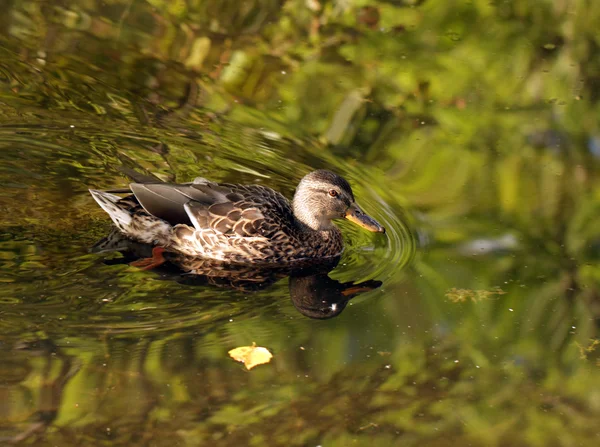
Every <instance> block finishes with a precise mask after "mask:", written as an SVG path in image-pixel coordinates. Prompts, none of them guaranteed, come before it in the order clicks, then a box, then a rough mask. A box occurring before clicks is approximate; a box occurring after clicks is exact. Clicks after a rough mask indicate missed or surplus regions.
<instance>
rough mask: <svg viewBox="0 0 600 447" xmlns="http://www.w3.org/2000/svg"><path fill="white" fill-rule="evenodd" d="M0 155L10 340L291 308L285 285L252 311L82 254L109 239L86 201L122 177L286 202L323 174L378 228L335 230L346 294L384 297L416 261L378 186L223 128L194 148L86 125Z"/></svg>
mask: <svg viewBox="0 0 600 447" xmlns="http://www.w3.org/2000/svg"><path fill="white" fill-rule="evenodd" d="M196 130H197V131H198V132H200V130H201V129H196ZM0 147H2V148H3V149H7V150H5V151H3V153H2V155H0V158H1V159H2V160H3V169H2V170H0V180H2V182H3V184H4V185H5V188H4V191H3V193H2V204H1V205H2V206H3V207H4V209H6V210H8V213H7V215H8V218H7V219H6V220H5V222H4V223H3V227H4V228H3V230H6V231H3V233H4V235H5V236H6V238H4V241H5V242H4V245H3V250H4V251H3V253H4V254H3V257H4V258H5V260H7V261H10V262H6V263H5V264H4V265H2V266H0V274H2V276H3V277H4V276H6V277H8V278H10V282H5V283H2V284H1V285H0V287H2V288H3V290H4V291H5V292H6V293H4V296H10V297H13V298H11V299H10V300H9V301H10V302H6V301H5V302H2V303H0V305H1V306H4V309H6V312H9V313H10V315H12V317H11V323H10V324H11V327H8V326H6V325H7V324H8V323H7V319H6V318H5V319H4V320H3V321H0V326H2V327H5V329H8V330H9V332H15V333H17V332H19V331H22V330H27V329H28V328H29V329H31V328H39V327H43V328H44V330H47V331H53V330H55V331H59V332H61V333H65V332H72V333H73V334H77V332H78V331H81V330H85V331H86V332H90V331H109V332H111V333H113V334H117V333H118V334H134V333H139V334H142V333H145V332H156V331H171V330H177V329H181V328H182V327H188V326H196V325H207V324H208V325H210V324H220V323H219V322H221V323H224V322H227V321H229V320H230V319H231V318H239V317H241V316H246V317H248V316H252V315H254V316H256V317H260V316H264V315H267V314H272V315H276V314H278V312H280V311H281V309H280V305H281V303H282V302H286V303H287V304H289V298H288V296H287V295H288V291H287V286H286V285H285V282H284V283H278V284H276V285H275V286H273V287H271V288H270V289H268V290H265V291H262V292H260V293H258V294H255V296H253V297H252V299H251V301H248V300H247V298H248V297H247V296H242V295H240V294H239V293H234V292H231V291H225V290H215V289H211V288H190V287H189V286H184V285H180V284H177V283H174V282H172V281H171V282H170V281H159V280H158V279H156V278H155V277H154V274H153V273H152V272H140V271H137V270H136V269H134V268H132V267H127V266H124V265H118V266H107V265H103V263H102V262H103V259H106V257H104V258H103V257H102V256H97V255H89V254H87V253H86V251H87V249H88V248H89V247H91V245H93V243H94V242H96V241H97V240H98V239H100V238H101V237H102V236H104V235H105V233H106V232H107V231H108V229H109V228H110V223H109V220H108V218H107V216H106V215H105V214H104V212H103V211H102V210H100V209H99V208H98V207H97V206H96V205H95V203H94V202H93V199H92V198H91V197H90V196H89V194H88V193H87V189H88V188H89V187H100V188H102V187H119V186H123V185H125V184H127V179H126V177H125V176H124V175H123V174H122V173H121V171H122V170H123V168H127V169H133V170H136V171H139V172H143V173H153V174H157V175H159V176H160V177H161V178H163V179H165V180H169V181H180V182H181V181H189V180H191V179H192V178H193V177H195V176H203V177H208V178H211V179H214V180H217V181H229V182H240V183H260V184H265V185H269V186H271V187H273V188H274V189H277V190H280V191H282V192H283V193H284V194H285V195H286V196H288V197H291V195H292V194H293V191H294V189H295V187H296V185H297V183H298V181H299V180H300V178H301V177H302V176H303V175H304V174H306V173H307V172H309V171H310V170H312V169H317V168H328V169H331V170H333V171H336V172H337V173H339V174H341V175H342V176H344V177H346V178H347V179H348V180H349V181H350V183H351V184H352V186H353V189H354V192H355V195H356V197H357V201H358V202H359V204H360V205H361V206H362V207H363V209H364V210H365V211H366V212H368V213H369V214H371V215H372V216H373V217H374V218H376V219H377V220H378V221H379V222H380V223H381V224H383V225H384V226H385V227H386V234H385V235H382V234H373V233H369V232H366V231H364V230H363V229H360V228H358V227H356V226H355V225H352V224H350V223H347V222H341V225H340V226H341V227H342V230H343V232H344V238H345V241H346V250H345V253H344V256H343V258H342V261H341V262H340V265H339V266H338V267H337V268H336V269H335V270H334V271H333V272H332V273H331V276H332V277H334V278H336V279H338V280H341V281H353V282H362V281H364V280H367V279H377V280H380V281H383V283H384V285H385V284H389V283H392V282H397V281H399V280H401V278H402V276H403V271H404V269H405V267H406V266H407V265H408V264H409V263H410V261H411V259H412V258H413V256H414V252H415V240H414V237H413V234H412V231H411V229H410V227H409V225H408V222H409V221H410V219H409V218H408V217H407V214H406V212H405V211H404V210H403V209H402V207H401V206H400V205H399V204H397V203H393V202H391V201H390V199H389V198H388V197H385V198H384V194H382V191H385V189H386V185H384V184H382V179H381V177H378V176H377V173H376V172H372V171H370V170H369V169H368V168H366V167H360V166H358V167H357V166H356V165H354V164H350V163H348V162H346V161H345V160H344V159H341V158H333V156H332V155H331V154H329V153H328V152H327V151H325V150H322V149H319V146H318V143H314V142H303V141H298V140H292V139H289V138H284V137H281V138H277V139H273V136H272V135H271V136H270V138H269V139H268V140H265V138H264V135H263V134H261V133H260V132H257V131H256V130H254V129H247V128H244V129H239V126H238V127H236V126H233V125H231V124H229V125H225V126H221V127H220V128H219V132H205V133H203V134H202V135H198V136H196V137H194V136H190V135H189V134H185V135H182V134H180V133H175V132H172V131H169V130H160V129H159V130H157V129H153V130H152V132H151V134H150V135H147V134H146V135H145V134H144V132H143V130H140V129H136V128H127V127H126V126H125V127H124V126H123V124H122V123H120V124H119V125H115V126H114V128H112V129H111V130H106V125H105V124H104V125H103V126H99V124H98V123H93V122H89V121H88V122H86V123H78V125H77V127H76V128H75V129H73V128H71V127H70V125H68V124H64V125H59V124H53V125H51V126H39V127H36V126H35V125H28V126H25V127H24V126H20V125H19V126H10V125H6V124H5V125H3V126H2V127H0ZM248 147H253V148H256V151H249V150H248ZM159 149H160V150H159ZM8 180H10V182H9V181H8ZM23 186H26V188H23ZM24 200H25V201H26V203H27V206H24V205H23V204H24ZM7 238H8V239H7ZM17 241H18V243H17ZM109 257H110V256H109ZM9 266H11V267H10V268H9ZM365 296H369V294H365ZM282 299H284V301H282ZM290 306H291V304H290ZM6 315H8V313H7V314H5V316H6Z"/></svg>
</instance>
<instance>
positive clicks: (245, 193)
mask: <svg viewBox="0 0 600 447" xmlns="http://www.w3.org/2000/svg"><path fill="white" fill-rule="evenodd" d="M131 189H132V191H133V193H134V195H130V196H128V197H125V198H123V199H120V200H118V201H115V200H114V197H115V196H112V195H110V194H108V195H106V194H105V193H102V192H100V191H93V192H92V194H93V195H94V198H95V199H96V200H97V201H98V203H99V204H100V205H101V206H102V207H103V208H104V209H105V210H106V211H107V212H108V213H109V215H111V218H113V221H114V222H115V224H117V227H118V228H119V229H120V230H121V231H122V232H123V233H124V234H126V235H127V236H129V237H131V238H133V239H135V240H139V241H140V242H144V243H153V244H157V245H161V246H164V247H166V248H167V249H168V250H170V251H173V252H179V253H182V254H184V255H189V256H198V257H202V258H208V259H214V260H219V261H227V262H234V263H252V264H292V263H298V262H306V261H307V260H310V259H323V258H329V257H336V256H339V255H340V253H341V252H342V249H343V244H342V238H341V233H340V232H339V230H338V229H337V228H335V227H333V228H332V229H330V230H327V231H306V230H305V229H304V228H303V227H302V225H300V224H299V223H298V221H297V220H296V218H295V217H294V214H293V211H292V208H291V204H290V202H289V201H288V200H287V199H286V198H285V197H284V196H283V195H281V194H280V193H278V192H276V191H274V190H272V189H271V188H267V187H265V186H261V185H235V184H217V183H212V182H208V181H202V182H201V183H193V184H180V185H177V184H174V185H170V184H164V183H162V184H132V185H131ZM103 194H104V195H105V196H106V197H105V196H103ZM108 196H110V197H108ZM106 202H110V203H106ZM114 208H118V211H115V210H114ZM109 209H110V210H112V211H109ZM115 213H123V215H128V216H130V223H129V224H128V225H123V224H122V223H120V221H119V219H118V218H116V217H115V215H114V214H115ZM117 217H118V216H117ZM121 220H126V219H125V218H123V219H121Z"/></svg>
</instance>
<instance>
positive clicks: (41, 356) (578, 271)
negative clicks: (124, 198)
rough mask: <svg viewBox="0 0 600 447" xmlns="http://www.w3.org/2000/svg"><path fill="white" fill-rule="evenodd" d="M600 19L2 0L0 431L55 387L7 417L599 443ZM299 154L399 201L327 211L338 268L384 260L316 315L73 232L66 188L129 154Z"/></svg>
mask: <svg viewBox="0 0 600 447" xmlns="http://www.w3.org/2000/svg"><path fill="white" fill-rule="evenodd" d="M598 23H600V3H599V2H589V1H586V0H573V1H570V2H558V1H550V0H543V1H538V2H531V1H528V0H514V1H510V2H489V1H483V0H482V1H479V0H476V1H472V2H465V1H459V0H425V1H420V0H414V1H413V0H381V1H375V0H360V1H359V0H356V1H341V0H331V1H317V0H311V1H305V0H288V1H281V0H252V1H245V2H237V1H220V0H219V1H217V0H188V1H167V0H151V1H148V2H141V1H131V0H110V1H103V2H96V1H83V2H82V1H75V0H66V1H65V0H62V1H44V2H41V1H40V2H38V1H25V0H11V1H9V2H8V3H7V4H6V5H5V8H4V10H3V14H2V15H1V16H0V121H1V122H2V126H1V127H0V160H1V163H0V178H1V179H2V183H3V185H5V186H3V191H2V195H0V212H2V217H3V219H2V222H3V228H2V232H1V241H0V260H1V262H2V265H1V267H0V272H1V273H2V278H0V296H2V298H1V299H0V334H1V335H0V350H1V354H2V355H1V358H2V359H3V361H2V364H1V365H0V402H3V403H6V404H4V406H2V414H3V416H4V418H2V421H3V422H2V423H1V424H0V438H2V437H3V436H4V435H5V434H6V435H7V436H14V435H15V434H18V433H26V432H27V430H28V429H29V428H30V427H32V426H33V425H34V423H35V421H34V420H35V417H31V415H32V414H33V413H34V412H36V411H39V412H41V413H40V414H45V415H48V414H50V413H51V412H52V411H54V410H57V411H58V413H57V415H56V418H55V419H53V420H52V421H50V427H49V428H48V429H47V430H46V431H44V430H43V429H42V430H40V431H39V432H33V433H32V434H31V435H30V436H29V437H28V438H27V440H26V441H25V442H30V444H31V445H42V446H43V445H70V444H86V445H87V444H90V445H100V444H111V445H145V444H148V443H152V444H153V445H173V444H176V443H181V444H182V445H184V444H185V445H199V444H203V443H204V444H210V445H216V446H219V445H223V446H225V445H265V444H269V445H307V444H308V445H318V444H321V445H333V446H335V445H339V446H346V445H377V446H379V445H381V446H385V445H398V444H402V445H448V444H452V445H468V444H470V445H486V446H487V445H534V446H546V445H565V446H567V445H584V446H586V445H590V446H591V445H596V444H597V433H596V432H597V429H596V426H597V420H598V418H599V417H600V409H599V407H598V399H599V395H598V391H597V389H598V386H597V384H598V382H599V379H600V368H597V367H596V362H597V361H599V360H598V359H597V357H596V356H597V354H598V348H597V339H598V324H599V321H600V298H599V297H600V289H599V287H598V284H599V280H600V268H599V267H598V261H599V259H600V251H599V247H600V245H599V242H598V241H599V240H600V233H599V231H600V230H599V228H600V227H599V226H598V221H599V220H600V180H599V179H600V177H599V176H598V173H599V172H598V161H597V158H598V153H597V152H598V145H599V144H600V129H599V121H598V116H599V114H600V106H599V100H600V95H599V93H598V92H600V57H599V54H600V41H599V40H598V31H597V28H598ZM71 126H72V127H71ZM310 167H333V168H335V169H337V170H339V171H340V172H342V173H344V174H345V175H346V176H347V177H348V178H349V179H350V180H351V181H352V183H353V185H355V190H356V192H357V197H359V198H361V201H362V202H363V206H364V207H365V208H366V209H367V211H369V212H372V213H374V214H375V215H376V216H377V217H378V218H384V219H385V220H386V224H387V225H389V226H391V227H390V230H391V231H388V234H389V237H388V239H387V240H386V239H383V238H373V237H371V236H370V235H367V234H365V233H361V232H359V231H356V230H355V229H352V228H350V227H347V226H343V229H344V232H345V235H346V237H347V239H348V244H347V245H348V250H347V253H346V254H345V257H344V259H343V260H342V263H341V266H340V268H339V269H338V270H336V271H335V272H333V274H332V276H335V277H336V278H338V279H343V280H348V281H350V280H353V279H365V278H371V277H372V278H380V279H382V280H383V281H384V286H383V287H382V288H381V289H380V290H378V291H376V292H373V293H372V294H370V295H369V296H368V297H366V298H364V299H363V298H358V299H357V300H356V301H353V302H351V306H349V307H348V309H346V311H345V312H344V314H342V315H341V316H340V317H338V318H336V319H334V320H330V321H327V322H316V321H311V320H307V319H304V318H302V317H300V316H299V315H298V314H297V313H296V312H295V311H294V310H293V309H292V308H291V305H290V304H289V302H288V299H287V297H286V295H287V284H286V283H285V281H284V282H281V283H279V284H277V285H275V287H273V288H271V289H269V290H267V291H264V292H261V293H258V294H254V295H246V294H242V293H232V292H229V291H220V290H212V289H207V288H190V287H185V286H181V285H179V284H176V283H174V282H172V281H162V280H160V279H159V278H158V277H157V276H155V275H153V274H152V273H148V272H139V271H136V270H135V269H134V268H132V267H128V266H123V265H121V266H117V265H113V266H108V265H104V264H102V262H101V261H102V259H109V258H111V257H113V255H102V256H97V255H93V256H92V255H90V254H88V253H87V248H88V247H89V246H90V245H91V244H93V243H94V242H95V240H97V239H98V238H99V237H100V236H102V235H103V234H104V232H105V231H106V230H107V229H108V223H107V220H106V216H105V215H104V214H103V212H102V211H101V210H100V209H98V208H97V207H95V206H94V205H93V204H92V201H91V199H90V198H89V197H88V196H87V193H86V188H87V187H91V186H93V187H113V186H120V185H123V184H125V182H126V180H125V179H124V178H123V174H122V173H123V171H124V170H125V169H134V170H137V171H139V172H151V173H153V174H155V175H158V176H159V177H161V178H162V179H164V180H177V181H188V180H190V179H192V178H193V177H195V176H198V175H200V176H205V177H210V178H214V179H216V180H223V181H241V182H263V183H268V184H269V185H271V186H274V187H277V188H278V189H281V190H282V191H284V192H285V193H286V194H288V195H289V194H291V192H292V189H293V186H294V183H295V181H296V180H297V179H298V178H299V177H300V176H301V175H302V174H303V173H304V172H306V171H307V170H308V169H309V168H310ZM401 206H402V207H406V208H407V209H408V210H409V211H407V212H404V211H402V210H401V209H400V207H401ZM401 218H402V219H404V218H405V219H404V220H406V221H407V222H409V223H411V224H414V225H415V226H417V227H418V238H419V241H420V242H421V247H420V250H419V253H418V256H417V257H416V259H415V260H414V262H413V263H412V265H411V266H410V267H409V268H408V269H403V268H404V266H405V265H406V263H407V261H408V260H410V259H412V256H413V250H414V246H413V245H414V244H413V240H412V235H411V234H409V231H408V230H407V229H406V228H404V227H403V226H402V225H401V224H400V223H398V222H397V221H398V220H401ZM497 285H500V288H496V286H497ZM445 297H446V298H447V299H445ZM455 302H460V303H461V304H460V305H458V306H457V305H456V304H455ZM253 340H256V341H257V342H258V343H260V344H261V345H263V346H267V347H268V348H269V349H270V350H272V351H273V353H274V359H273V360H272V362H271V363H270V364H269V365H266V366H264V367H261V368H256V370H253V371H251V372H250V373H248V372H246V371H244V370H243V368H241V367H240V366H239V365H237V364H235V363H234V362H233V361H231V360H229V359H228V358H227V355H226V353H227V351H228V350H229V349H231V348H233V347H235V346H241V345H245V344H248V343H250V342H251V341H253ZM301 348H302V349H301ZM378 351H379V352H390V353H391V355H389V356H388V355H385V356H381V355H377V352H378ZM580 357H585V358H586V359H587V360H588V361H582V360H583V359H582V358H580ZM4 421H6V422H4ZM32 421H33V422H32Z"/></svg>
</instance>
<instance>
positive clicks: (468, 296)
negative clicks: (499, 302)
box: [446, 287, 506, 303]
mask: <svg viewBox="0 0 600 447" xmlns="http://www.w3.org/2000/svg"><path fill="white" fill-rule="evenodd" d="M505 293H506V292H505V291H504V290H502V289H501V288H500V287H496V288H495V289H492V290H472V289H457V288H456V287H453V288H452V289H450V290H448V291H447V292H446V298H448V299H449V300H450V301H452V302H453V303H464V302H465V301H467V300H471V301H473V302H474V303H478V302H480V301H484V300H488V299H490V298H491V297H492V296H494V295H504V294H505Z"/></svg>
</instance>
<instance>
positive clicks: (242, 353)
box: [229, 342, 273, 369]
mask: <svg viewBox="0 0 600 447" xmlns="http://www.w3.org/2000/svg"><path fill="white" fill-rule="evenodd" d="M229 356H230V357H231V358H232V359H234V360H237V361H238V362H242V363H243V364H244V365H245V366H246V368H248V369H252V368H254V367H255V366H256V365H262V364H263V363H269V362H270V361H271V358H273V354H271V353H270V352H269V350H268V349H267V348H261V347H260V346H256V343H254V342H252V346H241V347H239V348H235V349H232V350H231V351H229Z"/></svg>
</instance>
